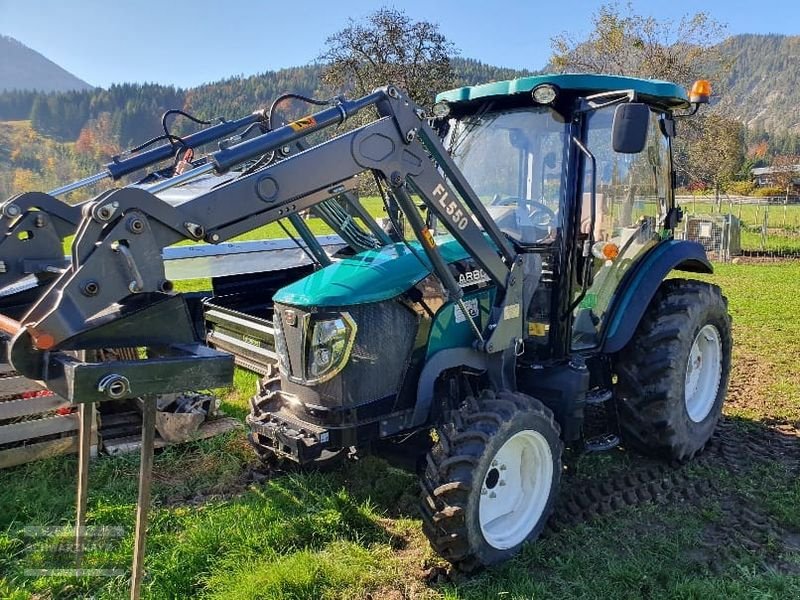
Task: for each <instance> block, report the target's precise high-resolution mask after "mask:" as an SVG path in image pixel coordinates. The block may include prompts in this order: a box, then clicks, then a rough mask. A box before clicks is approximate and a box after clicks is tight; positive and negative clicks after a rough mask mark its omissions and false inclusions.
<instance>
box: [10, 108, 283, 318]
mask: <svg viewBox="0 0 800 600" xmlns="http://www.w3.org/2000/svg"><path fill="white" fill-rule="evenodd" d="M267 123H268V114H267V111H266V109H262V110H257V111H255V112H253V113H252V114H249V115H246V116H244V117H241V118H239V119H234V120H232V121H228V120H221V121H220V122H219V123H217V124H215V125H211V126H209V127H206V128H204V129H201V130H200V131H196V132H195V133H192V134H189V135H186V136H183V137H181V138H175V139H176V140H177V141H174V140H172V139H171V140H170V141H169V143H167V144H161V145H159V146H156V147H154V148H151V149H150V150H143V151H139V152H127V153H125V154H123V156H115V157H114V158H113V159H112V160H111V161H110V162H108V163H107V164H105V165H104V168H103V170H102V171H99V172H98V173H96V174H94V175H90V176H89V177H85V178H84V179H81V180H78V181H75V182H73V183H70V184H68V185H65V186H63V187H60V188H58V189H55V190H52V191H50V192H49V193H47V194H45V193H43V192H27V193H24V194H19V195H17V196H13V197H11V198H9V199H8V200H6V201H5V202H3V203H2V204H0V297H2V298H3V304H2V306H5V305H7V304H9V303H13V302H14V300H13V299H11V298H8V296H12V295H14V294H15V293H17V292H19V291H20V290H21V288H25V289H29V288H31V287H36V286H37V285H39V284H40V283H43V282H44V283H46V282H47V281H48V280H49V279H50V278H51V276H52V274H53V273H57V272H58V271H59V270H60V269H62V268H64V266H65V264H64V251H63V242H64V239H65V238H66V237H67V236H69V235H71V234H73V233H75V229H76V228H77V226H78V224H79V223H80V221H81V218H82V214H83V207H84V206H85V205H87V204H88V203H87V202H83V203H80V204H67V203H66V202H64V201H62V200H59V199H58V198H57V197H56V196H60V195H63V194H68V193H70V192H73V191H75V190H78V189H81V188H83V187H87V186H89V185H93V184H95V183H98V182H100V181H103V180H105V179H111V180H113V181H117V180H119V179H121V178H122V177H124V176H126V175H130V174H132V173H135V172H136V171H139V170H141V169H144V168H147V167H150V166H153V165H155V164H157V163H160V162H162V161H164V160H167V159H170V158H174V156H175V153H176V152H178V151H180V150H189V149H195V148H199V147H201V146H204V145H206V144H210V143H212V142H215V141H218V140H221V139H223V138H225V137H227V136H231V135H233V134H235V133H236V132H237V131H239V130H240V129H243V128H245V127H251V126H256V125H261V126H262V127H266V125H267ZM234 139H236V138H234ZM98 199H99V197H98V198H95V201H97V200H98ZM23 277H27V281H26V282H25V283H24V284H20V283H19V282H20V279H22V278H23ZM14 284H16V285H14ZM6 286H11V287H8V288H7V289H6V290H5V293H4V288H6Z"/></svg>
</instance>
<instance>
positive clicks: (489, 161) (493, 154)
mask: <svg viewBox="0 0 800 600" xmlns="http://www.w3.org/2000/svg"><path fill="white" fill-rule="evenodd" d="M568 139H569V134H568V124H567V123H565V122H564V120H563V118H562V117H561V115H559V114H558V113H557V112H556V111H554V110H552V109H551V108H549V107H542V106H539V107H528V108H525V109H519V110H509V111H497V112H485V113H479V114H477V115H471V116H469V117H465V118H462V119H452V120H451V121H450V128H449V132H448V138H447V140H446V143H447V145H448V147H449V149H450V153H451V155H452V157H453V160H454V161H455V163H456V165H458V167H459V169H461V171H462V173H464V176H465V177H466V178H467V181H469V183H470V185H471V186H472V188H473V189H474V190H475V193H476V194H477V195H478V196H479V197H480V199H481V201H482V202H483V204H484V205H485V206H486V207H487V208H488V211H489V214H490V215H491V217H492V219H494V221H495V222H496V223H497V224H498V226H499V227H500V229H501V230H502V231H503V232H504V233H505V234H506V235H508V236H509V237H511V238H512V239H514V240H516V241H518V242H520V243H522V244H534V243H546V242H549V241H552V240H554V239H555V237H556V233H557V230H558V228H559V227H561V219H560V210H559V208H560V203H561V198H562V196H563V194H562V192H563V188H564V185H565V178H564V171H565V170H564V169H563V168H562V167H563V165H564V162H565V161H566V156H567V143H566V142H567V140H568Z"/></svg>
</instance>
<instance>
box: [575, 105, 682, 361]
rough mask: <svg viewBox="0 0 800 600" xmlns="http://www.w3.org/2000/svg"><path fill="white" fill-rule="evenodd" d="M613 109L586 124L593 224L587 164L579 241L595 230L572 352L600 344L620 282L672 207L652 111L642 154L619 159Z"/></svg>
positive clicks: (665, 146) (662, 142)
mask: <svg viewBox="0 0 800 600" xmlns="http://www.w3.org/2000/svg"><path fill="white" fill-rule="evenodd" d="M614 108H615V107H614V106H610V107H606V108H603V109H600V110H597V111H595V112H594V113H592V114H591V115H590V116H589V121H588V131H587V142H588V143H587V147H588V148H589V150H590V151H591V152H592V153H593V154H594V155H595V158H596V160H597V173H596V180H597V190H596V193H595V207H594V208H595V218H594V224H593V225H592V218H591V208H592V207H591V197H592V194H591V184H592V169H591V165H590V164H589V163H588V161H587V164H586V165H585V167H584V172H583V187H582V190H581V198H580V202H579V204H580V206H579V210H580V215H581V216H580V234H579V239H583V240H585V239H587V238H588V237H589V233H590V232H592V230H593V233H594V235H593V239H594V246H593V248H592V253H591V256H590V257H589V258H588V259H587V260H589V261H591V265H590V266H589V269H590V273H591V277H590V281H591V284H590V285H589V286H588V289H586V291H585V294H584V293H583V291H584V290H583V282H582V281H579V285H578V286H577V289H576V290H575V300H576V301H577V300H578V299H579V298H580V302H579V304H578V306H577V307H576V309H575V313H574V321H573V337H572V345H573V348H574V349H581V348H591V347H594V346H596V345H597V344H598V343H599V340H600V334H601V332H602V329H603V326H604V325H605V317H606V313H607V310H608V308H609V305H610V304H611V301H612V299H613V297H614V294H615V292H616V291H617V288H618V286H619V282H620V280H621V279H622V277H623V275H624V274H625V272H626V271H627V270H628V268H629V267H630V266H631V265H632V264H634V262H635V261H636V260H637V259H638V258H639V257H640V256H641V255H642V254H644V253H645V252H647V251H648V250H650V249H651V248H652V247H653V246H655V245H656V244H657V243H658V242H659V241H660V239H661V229H662V224H663V221H664V218H665V216H666V213H667V210H668V208H669V206H670V205H671V204H672V198H671V197H668V194H670V193H671V191H670V190H671V188H670V185H669V182H670V173H671V165H670V152H669V139H668V138H667V137H666V136H665V135H664V134H663V133H662V132H661V128H660V126H659V122H658V121H659V115H658V113H656V112H652V111H651V114H650V124H649V128H648V139H647V144H646V146H645V148H644V150H642V152H640V153H638V154H620V153H617V152H614V150H613V148H612V144H611V124H612V122H613V116H614ZM587 283H589V282H587ZM581 295H582V296H583V297H582V298H581Z"/></svg>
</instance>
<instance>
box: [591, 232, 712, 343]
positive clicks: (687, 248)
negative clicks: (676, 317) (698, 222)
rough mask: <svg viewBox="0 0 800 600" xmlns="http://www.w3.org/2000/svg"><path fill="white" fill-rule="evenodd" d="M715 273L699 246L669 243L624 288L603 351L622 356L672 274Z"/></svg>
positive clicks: (647, 259) (650, 255)
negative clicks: (680, 272)
mask: <svg viewBox="0 0 800 600" xmlns="http://www.w3.org/2000/svg"><path fill="white" fill-rule="evenodd" d="M673 269H676V270H678V271H689V272H692V273H713V272H714V268H713V267H712V266H711V263H710V262H709V260H708V257H707V256H706V251H705V249H704V248H703V246H702V245H700V244H698V243H697V242H687V241H683V240H668V241H666V242H662V243H660V244H659V245H658V246H656V247H655V248H653V250H651V251H650V252H649V253H648V254H646V255H645V256H644V258H642V260H640V261H639V264H638V265H637V266H636V267H634V268H633V269H632V270H631V271H630V272H629V273H628V275H627V276H626V277H625V278H624V279H623V281H622V283H621V284H620V288H619V292H618V293H617V295H616V298H615V299H614V301H613V303H612V305H611V307H610V309H609V313H610V318H609V321H608V323H609V325H608V327H607V328H606V334H605V339H604V341H603V344H602V351H603V352H604V353H606V354H612V353H614V352H619V351H620V350H622V348H624V347H625V344H627V343H628V341H629V340H630V339H631V337H633V334H634V332H635V331H636V327H637V326H638V325H639V321H641V320H642V317H643V316H644V312H645V310H647V306H648V304H650V300H652V299H653V296H654V295H655V293H656V290H658V286H660V285H661V282H662V281H663V280H664V278H665V277H666V276H667V275H668V274H669V272H670V271H672V270H673Z"/></svg>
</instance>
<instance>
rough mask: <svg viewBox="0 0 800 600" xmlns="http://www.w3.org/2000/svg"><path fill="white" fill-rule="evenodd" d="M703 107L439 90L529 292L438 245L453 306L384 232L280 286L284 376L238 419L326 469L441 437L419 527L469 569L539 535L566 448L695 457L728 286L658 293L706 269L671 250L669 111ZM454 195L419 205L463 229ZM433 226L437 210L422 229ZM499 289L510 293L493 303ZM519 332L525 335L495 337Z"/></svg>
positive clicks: (580, 80)
mask: <svg viewBox="0 0 800 600" xmlns="http://www.w3.org/2000/svg"><path fill="white" fill-rule="evenodd" d="M703 92H704V93H703ZM707 94H708V91H706V90H703V87H702V86H701V87H700V93H699V94H697V93H695V94H694V96H695V97H693V98H691V99H690V98H687V95H686V93H685V92H684V90H683V89H681V88H680V87H678V86H676V85H673V84H671V83H666V82H660V81H645V80H640V79H631V78H624V77H611V76H599V75H548V76H536V77H528V78H524V79H518V80H514V81H506V82H500V83H492V84H486V85H480V86H476V87H467V88H460V89H456V90H452V91H449V92H445V93H443V94H440V95H439V97H438V99H437V101H438V103H437V105H436V106H435V109H434V111H435V114H436V119H435V121H434V128H435V129H436V131H437V132H438V133H439V135H440V137H441V139H442V140H443V144H444V147H445V148H446V150H447V152H448V153H449V156H450V157H451V159H452V161H453V162H454V163H455V165H456V166H457V167H458V169H459V170H460V173H461V175H462V176H463V177H464V178H465V180H466V181H467V182H468V183H469V185H470V186H471V187H472V189H473V190H474V193H475V195H476V196H477V198H479V199H480V202H481V203H482V206H483V207H484V208H485V214H486V215H488V216H489V217H490V219H491V221H492V222H493V223H494V224H495V225H496V227H497V228H498V229H499V230H500V231H501V232H502V235H503V238H504V240H505V241H507V244H508V246H507V248H500V247H499V245H498V247H494V246H493V247H492V249H493V250H494V251H495V252H497V253H498V254H502V253H503V250H504V249H510V251H511V252H510V254H511V257H510V261H511V263H512V264H516V265H517V266H518V268H515V269H514V272H513V273H512V275H511V277H512V278H517V279H519V280H520V282H519V283H520V285H519V286H517V287H515V288H513V289H508V288H507V289H504V290H501V289H499V287H498V286H497V285H496V284H495V281H494V278H493V277H492V276H490V274H489V273H488V272H487V270H485V269H484V267H483V265H484V264H485V261H481V260H480V257H476V253H472V252H471V249H470V248H469V247H468V246H465V245H464V244H462V243H459V241H458V240H455V239H453V238H452V237H451V236H447V235H444V236H436V237H435V238H434V240H435V245H436V247H437V249H438V251H439V253H440V254H441V257H442V258H443V261H444V263H446V267H447V269H449V270H450V272H451V273H452V275H453V277H454V278H455V280H456V281H457V282H458V285H459V287H460V288H461V290H462V292H463V295H462V297H461V298H456V297H454V295H453V294H448V292H447V290H446V289H443V287H442V285H441V283H440V281H439V278H438V277H437V274H436V272H432V271H434V270H433V269H432V268H431V261H430V260H428V257H427V256H426V255H425V252H424V251H425V249H426V241H425V237H424V236H423V237H422V238H421V239H420V241H419V242H413V243H408V242H407V241H405V240H404V239H401V238H402V236H403V232H402V231H401V228H402V226H401V225H400V224H399V223H398V222H397V220H396V219H393V220H392V221H393V223H394V225H395V231H394V232H393V233H394V234H395V239H397V240H398V241H396V242H395V243H392V244H388V245H385V246H383V247H381V248H378V249H375V250H370V251H367V252H363V253H360V254H357V255H355V256H352V257H349V258H345V259H343V260H341V261H338V262H335V263H334V264H332V265H330V266H327V267H325V268H323V269H320V270H318V271H317V272H315V273H313V274H312V275H309V276H307V277H305V278H303V279H300V280H299V281H296V282H294V283H292V284H290V285H287V286H286V287H284V288H282V289H280V290H279V291H278V292H277V293H276V294H275V296H274V297H273V301H274V318H273V324H274V329H275V348H276V351H277V354H278V357H279V358H278V361H279V370H278V372H277V373H276V374H275V376H273V377H271V378H268V379H267V380H265V381H264V383H263V384H262V387H261V392H260V393H259V394H258V395H257V396H256V397H255V398H254V399H253V401H252V414H251V415H250V417H249V419H248V421H249V424H250V427H251V435H250V437H251V441H252V443H253V444H254V446H255V447H256V449H257V450H258V452H259V454H260V455H261V456H262V457H263V458H264V459H265V460H289V461H294V462H298V463H300V464H303V465H309V464H317V465H321V464H325V463H327V462H329V461H332V460H335V459H336V458H338V457H340V456H341V455H342V454H344V453H346V452H348V451H350V450H352V449H353V448H365V447H367V446H369V445H370V444H371V443H373V442H375V441H376V440H382V439H395V438H397V437H398V436H402V437H406V436H408V435H409V432H414V431H417V432H419V431H423V432H426V431H428V430H429V429H430V428H435V434H434V435H433V436H432V438H433V439H435V443H433V446H432V448H430V450H429V451H428V453H427V457H426V459H425V461H424V465H423V467H422V468H421V471H422V474H421V483H422V501H421V511H422V518H423V523H424V531H425V533H426V535H427V536H428V538H429V539H430V542H431V544H432V545H433V547H434V549H435V550H436V551H437V552H438V553H439V554H441V555H442V556H443V557H445V558H446V559H447V560H449V561H451V562H452V563H454V564H455V565H456V566H457V567H460V568H462V569H465V570H469V569H471V568H474V567H476V566H480V565H490V564H493V563H496V562H498V561H500V560H504V559H506V558H508V557H509V556H511V555H513V554H514V553H516V552H517V551H518V550H519V549H520V547H521V546H522V544H523V543H525V542H526V541H528V540H531V539H534V538H536V537H537V536H538V535H539V533H540V532H541V531H542V529H543V527H544V526H545V523H546V521H547V518H548V515H549V514H550V512H551V510H552V508H553V503H554V500H555V498H556V495H557V494H558V489H559V480H560V478H561V474H562V471H563V469H564V460H565V457H564V449H565V447H566V448H569V449H571V450H574V451H581V450H585V451H598V450H604V449H609V448H612V447H614V446H616V445H617V444H619V443H622V444H623V445H624V446H626V447H629V448H632V449H635V450H638V451H641V452H644V453H647V454H651V455H656V456H660V457H663V458H664V459H667V460H679V461H684V460H687V459H690V458H692V457H693V456H694V455H695V454H696V453H697V452H699V451H700V450H701V449H702V448H703V446H704V445H705V444H706V442H707V441H708V440H709V438H710V436H711V434H712V432H713V431H714V428H715V426H716V424H717V421H718V420H719V418H720V414H721V410H722V402H723V399H724V397H725V394H726V389H727V383H728V376H729V371H730V357H731V319H730V316H729V315H728V312H727V305H726V300H725V298H724V296H723V295H722V293H721V292H720V289H719V288H718V287H717V286H714V285H711V284H708V283H705V282H701V281H695V280H687V279H672V278H669V279H667V277H668V275H670V274H671V272H672V271H673V270H678V271H684V272H695V273H711V272H712V267H711V264H710V263H709V261H708V260H707V258H706V255H705V253H704V251H703V249H702V248H701V247H699V246H698V245H697V244H693V243H688V242H685V241H679V240H676V239H674V237H673V231H674V229H675V227H676V225H677V223H678V222H679V221H680V219H681V211H680V208H679V207H677V206H676V204H675V198H674V189H673V187H674V181H675V171H674V166H673V160H672V154H671V146H672V139H673V137H674V136H675V131H676V127H675V120H676V118H679V117H680V116H683V115H681V114H676V113H683V112H685V109H687V108H689V107H690V106H691V105H694V109H695V111H696V109H697V105H698V104H699V103H702V102H703V101H707ZM690 100H691V102H690ZM687 116H688V113H687ZM450 179H451V181H452V180H453V179H454V177H453V175H452V174H451V175H450ZM454 185H455V186H458V182H455V183H454ZM418 187H420V188H421V187H422V186H418ZM448 193H449V192H448V190H446V189H445V188H444V187H434V188H433V189H432V190H431V191H430V195H431V197H432V198H433V199H434V200H435V201H436V202H438V203H439V208H443V210H444V213H445V214H444V215H443V217H444V218H447V216H449V217H450V218H453V219H454V221H455V223H456V226H458V225H459V224H463V223H464V222H465V221H466V220H468V219H472V217H468V216H466V215H465V214H459V213H461V209H460V208H458V207H457V206H454V205H450V204H448V203H447V198H446V196H447V195H448ZM389 194H392V191H391V190H390V191H389ZM394 195H395V196H396V195H397V194H396V192H395V194H394ZM421 195H423V196H424V194H421ZM391 199H392V200H393V199H394V198H391ZM404 208H408V203H406V204H405V206H404ZM408 218H413V213H411V216H409V217H408ZM441 220H442V219H441V218H440V219H439V220H438V221H437V218H436V215H435V214H434V211H430V210H429V211H428V216H427V223H426V226H427V228H423V229H422V231H423V232H427V233H428V234H430V233H431V232H433V231H435V230H436V229H439V227H437V225H438V224H439V223H440V222H441ZM476 221H477V219H476ZM441 229H444V228H443V227H442V228H441ZM484 229H485V228H484ZM444 233H446V231H445V232H444ZM486 237H487V238H488V237H489V236H488V234H486ZM504 260H505V261H506V263H507V264H508V262H509V258H508V257H505V258H504ZM512 281H513V279H512ZM501 294H503V295H505V296H508V295H509V294H516V295H517V296H516V298H515V300H514V301H508V300H506V301H505V303H504V304H501V303H500V302H499V296H500V295H501ZM498 312H500V313H501V314H498ZM517 319H518V320H517ZM511 320H516V323H517V325H516V326H517V327H519V330H516V331H513V332H511V333H507V334H504V337H499V338H493V337H492V334H493V333H497V331H498V330H499V329H501V328H503V326H504V325H505V324H506V322H507V321H511ZM494 339H501V340H504V342H501V343H504V347H492V345H493V343H496V342H493V340H494ZM588 415H593V417H592V418H589V417H588Z"/></svg>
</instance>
